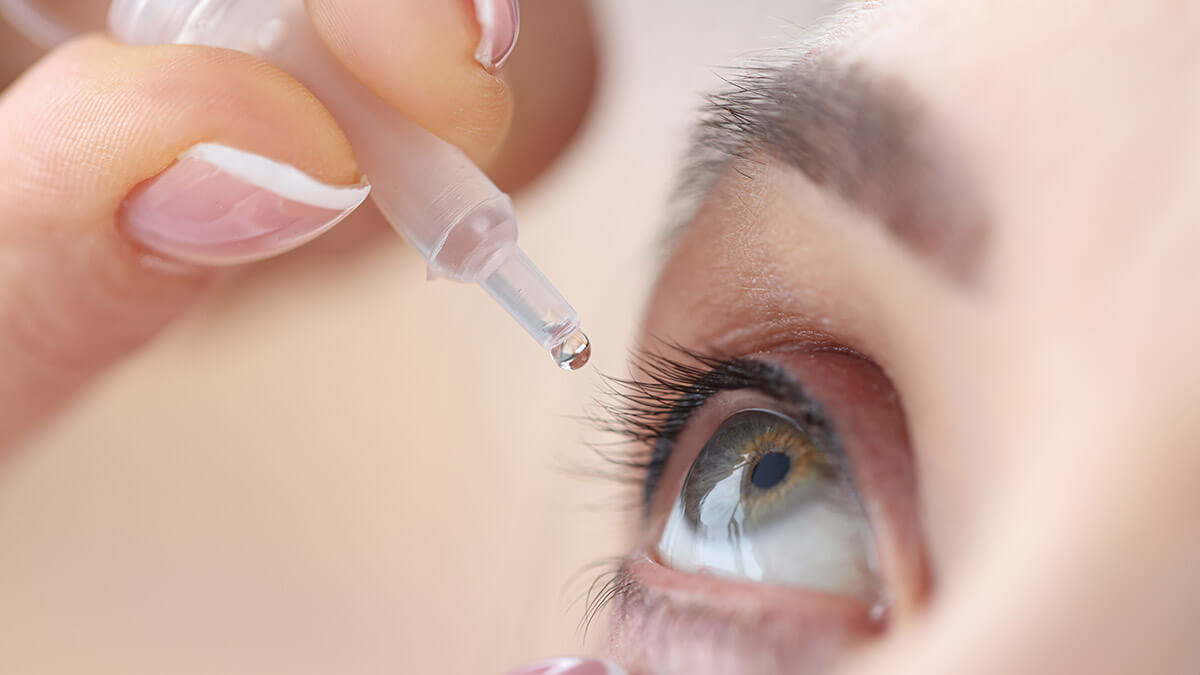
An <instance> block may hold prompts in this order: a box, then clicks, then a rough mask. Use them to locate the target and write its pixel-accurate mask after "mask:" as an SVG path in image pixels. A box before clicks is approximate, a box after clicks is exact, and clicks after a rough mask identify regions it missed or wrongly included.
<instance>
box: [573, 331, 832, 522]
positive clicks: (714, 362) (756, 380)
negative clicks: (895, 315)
mask: <svg viewBox="0 0 1200 675" xmlns="http://www.w3.org/2000/svg"><path fill="white" fill-rule="evenodd" d="M667 346H668V349H667V350H666V352H667V353H665V354H664V353H652V352H649V351H646V350H642V351H641V352H639V353H638V354H637V355H636V357H635V359H634V362H633V366H632V368H631V372H632V374H631V376H630V377H628V378H615V377H608V378H605V385H604V389H603V391H602V394H601V397H600V401H599V404H600V407H601V409H602V411H603V413H602V414H601V415H598V416H595V417H594V420H593V421H594V422H595V424H596V426H597V427H599V428H600V429H601V430H604V431H608V432H612V433H616V434H618V435H620V436H621V437H623V439H624V440H625V441H626V442H629V443H632V445H633V449H632V450H631V451H630V452H629V454H627V455H625V456H623V457H622V456H617V457H614V456H612V455H609V454H605V453H601V454H602V456H604V457H605V459H607V460H609V461H611V462H614V463H617V464H619V465H620V466H622V467H625V468H628V469H632V470H634V471H635V472H636V474H637V476H638V478H639V481H638V482H640V483H641V484H642V494H641V503H642V510H643V512H645V511H646V510H647V509H648V508H649V506H650V503H651V501H652V500H653V498H654V495H655V493H656V491H657V489H658V485H659V483H660V482H661V480H662V474H663V471H664V470H665V469H666V466H667V461H668V460H669V459H670V456H671V451H672V450H673V449H674V447H675V442H676V440H677V439H678V437H679V434H680V433H681V432H682V431H683V429H684V428H685V427H686V426H687V422H688V420H689V419H690V418H691V416H692V415H693V414H694V413H695V412H696V411H697V410H698V409H699V408H700V407H701V406H703V405H704V404H705V403H706V402H707V401H708V400H709V398H711V397H712V396H713V395H714V394H717V393H719V392H722V391H733V390H738V389H753V390H757V391H760V392H762V393H764V394H766V395H768V396H770V397H772V398H775V399H778V400H780V401H784V402H787V403H789V404H790V405H792V406H795V407H796V408H798V413H799V415H800V417H801V419H799V420H798V421H800V422H802V423H804V424H807V425H810V426H814V427H818V426H819V427H827V426H828V425H827V423H826V421H825V416H824V415H823V414H822V413H821V411H820V408H819V406H818V405H817V403H816V402H815V401H813V400H812V399H811V398H810V397H809V396H808V395H807V393H806V392H805V390H804V388H803V387H802V386H801V385H800V383H798V382H796V381H795V380H794V379H793V378H792V377H791V376H790V375H788V374H787V372H786V371H784V369H783V368H782V367H780V366H779V365H776V364H774V363H771V362H768V361H760V360H758V359H753V358H746V357H730V356H725V355H721V354H716V353H703V352H696V351H692V350H689V349H687V348H685V347H682V346H679V345H674V344H669V345H667Z"/></svg>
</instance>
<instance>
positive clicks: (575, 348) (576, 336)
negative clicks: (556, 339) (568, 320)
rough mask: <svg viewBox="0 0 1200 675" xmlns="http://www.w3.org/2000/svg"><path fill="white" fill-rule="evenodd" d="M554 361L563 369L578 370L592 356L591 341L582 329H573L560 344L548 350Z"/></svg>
mask: <svg viewBox="0 0 1200 675" xmlns="http://www.w3.org/2000/svg"><path fill="white" fill-rule="evenodd" d="M550 355H551V356H553V357H554V362H555V363H557V364H558V367H559V368H562V369H563V370H579V369H580V368H582V367H584V366H586V365H587V362H588V359H590V358H592V343H591V342H590V341H588V337H587V336H586V335H584V334H583V331H578V330H577V331H575V332H574V333H572V334H571V336H570V337H568V338H567V339H566V340H563V341H562V343H561V344H559V345H558V346H556V347H555V348H554V349H551V350H550Z"/></svg>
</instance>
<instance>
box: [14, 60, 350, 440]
mask: <svg viewBox="0 0 1200 675" xmlns="http://www.w3.org/2000/svg"><path fill="white" fill-rule="evenodd" d="M356 181H357V170H356V168H355V163H354V159H353V155H352V153H351V150H350V147H349V144H348V143H347V141H346V140H345V138H344V137H343V136H342V134H341V132H340V131H339V130H338V128H337V127H336V125H335V124H334V122H333V120H332V118H331V117H330V116H329V114H328V113H327V112H326V111H325V109H324V108H323V107H322V106H321V105H320V104H319V103H318V102H317V101H316V99H314V98H313V97H312V96H311V94H309V93H308V92H307V91H306V90H304V89H303V88H302V87H301V86H300V85H299V84H297V83H296V82H295V81H294V80H291V79H290V78H288V77H287V76H286V75H284V74H283V73H281V72H280V71H278V70H275V69H273V68H271V67H270V66H268V65H266V64H264V63H262V62H260V61H256V60H255V59H253V58H251V57H248V56H244V55H240V54H236V53H232V52H227V51H221V50H213V49H206V48H200V47H183V46H173V47H127V46H123V45H118V44H116V43H113V42H111V41H109V40H107V39H104V38H85V39H83V40H81V41H78V42H75V43H72V44H69V45H67V46H65V47H63V48H62V49H60V50H58V51H57V52H54V53H53V54H51V55H50V56H48V57H47V58H46V59H45V60H43V61H42V62H41V63H40V64H39V65H38V66H36V67H35V68H33V69H32V70H31V71H30V72H28V73H27V74H26V75H25V76H24V77H23V78H22V79H21V80H19V81H18V82H17V83H16V84H15V85H13V87H12V88H10V89H9V90H8V91H7V92H5V93H4V94H3V96H2V97H0V373H3V376H2V377H0V448H3V447H6V446H8V445H11V444H12V443H14V442H15V441H16V440H18V439H19V438H20V437H21V436H22V435H23V434H25V433H27V432H28V431H30V430H31V429H32V428H33V427H34V426H35V425H36V424H37V423H38V422H40V421H42V420H43V419H44V418H45V416H46V415H48V414H49V413H50V412H52V411H53V410H54V409H55V408H56V407H57V406H58V405H60V404H61V403H62V402H63V401H65V400H66V399H67V398H69V397H70V396H71V395H72V394H73V393H74V392H75V391H77V390H78V389H79V388H80V387H81V386H82V385H83V384H84V383H85V382H86V381H87V380H88V379H89V378H90V377H92V376H94V375H95V374H96V373H97V372H99V371H100V370H101V369H103V368H104V367H105V366H107V365H109V364H111V363H112V362H113V361H114V360H116V359H117V358H119V357H120V356H122V355H123V354H125V353H127V352H129V351H130V350H132V349H134V348H135V347H137V346H139V345H141V344H142V343H144V342H145V341H146V340H147V339H149V338H150V337H151V336H152V335H153V334H154V333H155V332H156V331H158V330H159V329H160V328H162V327H163V326H164V325H165V324H166V323H168V322H169V321H170V320H171V319H172V318H173V317H175V316H176V315H177V314H178V313H179V312H180V311H181V310H182V309H184V308H185V307H186V306H187V305H189V304H190V303H191V302H192V301H194V300H195V299H196V298H197V297H198V295H199V294H200V293H201V291H202V290H203V289H204V288H205V287H206V286H207V285H208V284H209V282H210V281H211V280H212V278H213V276H214V274H215V268H214V266H216V265H224V264H229V263H238V262H244V261H248V260H253V259H258V258H264V257H268V256H271V255H274V254H277V253H280V252H282V251H284V250H287V249H289V248H292V247H294V246H297V245H299V244H300V243H303V242H305V241H307V240H309V239H311V238H312V237H314V236H316V235H317V234H319V233H321V232H323V231H324V230H326V229H328V228H329V227H331V226H332V225H333V224H334V223H336V222H337V221H338V220H340V219H341V218H342V217H343V216H344V215H345V214H347V213H348V212H349V211H351V210H353V209H354V207H356V206H357V205H358V204H359V203H361V201H362V200H363V199H364V198H365V197H366V189H365V188H363V187H362V186H360V185H355V184H354V183H355V182H356Z"/></svg>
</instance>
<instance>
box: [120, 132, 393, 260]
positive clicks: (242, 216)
mask: <svg viewBox="0 0 1200 675" xmlns="http://www.w3.org/2000/svg"><path fill="white" fill-rule="evenodd" d="M370 189H371V188H370V186H369V185H367V184H365V183H362V184H359V185H351V186H334V185H328V184H325V183H322V182H320V181H318V180H316V179H315V178H312V177H311V176H309V175H308V174H305V173H304V172H302V171H300V170H299V169H297V168H296V167H294V166H291V165H288V164H284V163H282V162H278V161H275V160H273V159H268V158H266V157H263V156H261V155H255V154H253V153H249V152H245V151H243V150H238V149H236V148H231V147H229V146H225V145H217V144H214V143H201V144H199V145H196V146H193V147H192V148H191V149H189V150H188V151H187V152H184V153H183V154H182V155H180V156H179V159H178V161H177V162H175V163H174V164H172V165H171V166H170V167H169V168H168V169H167V170H166V171H164V172H162V173H161V174H159V175H158V176H156V177H154V178H151V179H150V180H148V181H146V182H144V183H142V184H141V185H139V186H138V187H136V188H134V190H133V192H131V193H130V194H129V196H128V197H127V198H126V200H125V203H124V205H123V208H122V210H121V216H120V222H121V227H122V228H123V229H124V231H125V233H126V234H127V235H128V236H129V237H131V238H133V239H134V240H136V241H138V242H139V243H141V244H142V245H144V246H146V247H147V248H149V249H151V250H153V251H155V252H157V253H161V254H163V255H166V256H168V257H170V258H174V259H176V260H181V261H184V262H189V263H196V264H201V265H236V264H241V263H246V262H251V261H254V260H261V259H263V258H269V257H271V256H274V255H278V254H280V253H283V252H284V251H288V250H291V249H293V248H296V247H297V246H300V245H301V244H304V243H305V242H308V241H311V240H312V239H314V238H316V237H317V236H318V235H320V234H321V233H323V232H325V231H326V230H328V229H329V228H331V227H333V226H334V225H336V224H337V223H338V222H340V221H341V220H342V219H343V218H345V217H346V216H348V215H350V213H352V212H353V211H354V210H355V209H356V208H358V206H359V205H360V204H362V202H363V200H365V199H366V198H367V195H368V194H369V193H370Z"/></svg>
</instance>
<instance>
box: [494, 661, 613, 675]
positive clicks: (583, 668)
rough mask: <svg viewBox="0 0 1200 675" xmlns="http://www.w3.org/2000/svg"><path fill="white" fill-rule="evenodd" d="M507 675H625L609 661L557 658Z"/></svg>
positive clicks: (530, 665) (533, 664) (524, 667)
mask: <svg viewBox="0 0 1200 675" xmlns="http://www.w3.org/2000/svg"><path fill="white" fill-rule="evenodd" d="M508 675H627V674H626V672H625V669H624V668H622V667H620V666H618V665H617V664H615V663H613V662H611V661H605V660H603V659H588V658H559V659H550V660H548V661H539V662H537V663H531V664H529V665H527V666H523V667H521V668H518V669H516V670H514V671H511V672H509V673H508Z"/></svg>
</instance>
